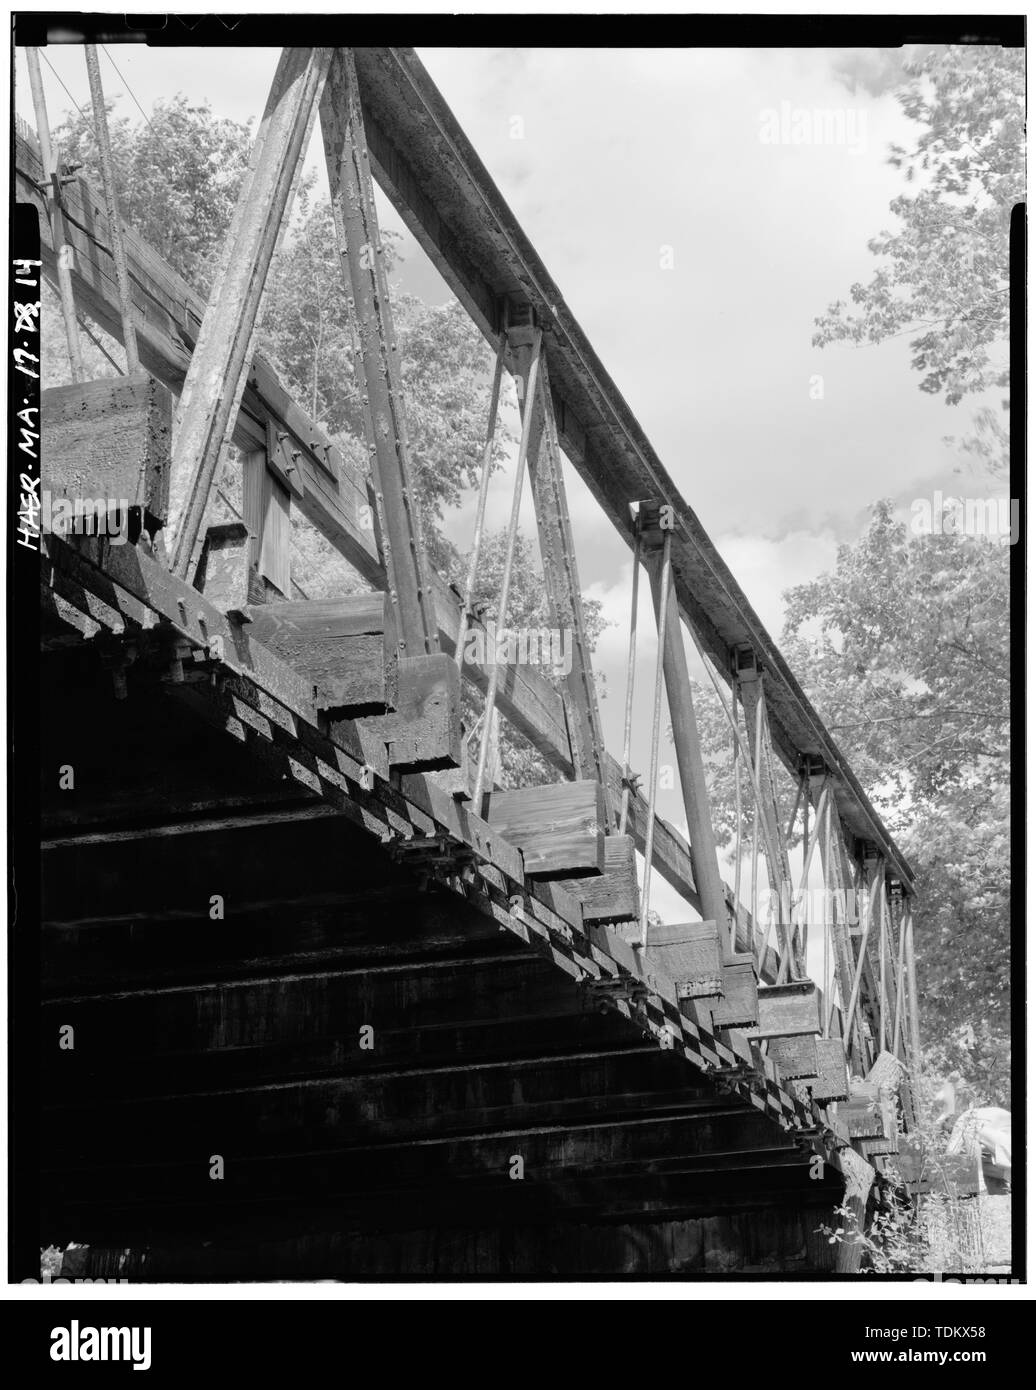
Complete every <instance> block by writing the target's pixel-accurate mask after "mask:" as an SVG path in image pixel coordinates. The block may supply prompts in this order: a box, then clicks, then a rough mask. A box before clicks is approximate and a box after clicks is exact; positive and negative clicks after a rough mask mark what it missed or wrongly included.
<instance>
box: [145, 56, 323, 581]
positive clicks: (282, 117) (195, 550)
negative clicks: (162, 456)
mask: <svg viewBox="0 0 1036 1390" xmlns="http://www.w3.org/2000/svg"><path fill="white" fill-rule="evenodd" d="M330 53H331V50H330V49H327V48H286V49H285V50H284V52H283V53H282V55H281V60H280V62H279V64H278V66H277V72H276V74H275V76H274V79H273V86H272V87H271V89H270V96H269V100H268V101H267V104H266V111H265V114H264V116H263V122H262V125H261V127H260V130H259V134H258V136H257V137H256V142H255V145H254V147H253V150H252V158H251V163H250V166H249V170H248V172H247V173H246V175H245V180H244V183H243V184H242V188H241V193H240V196H239V197H238V201H237V207H236V208H235V209H234V216H233V219H232V221H231V223H230V230H229V232H228V233H227V238H226V241H225V243H224V246H223V254H222V257H221V261H220V266H219V269H218V271H217V274H216V281H215V284H214V286H213V290H212V294H211V296H210V298H209V302H208V304H207V305H206V308H205V317H204V318H203V320H202V324H201V328H200V330H199V333H198V341H197V344H196V345H195V348H194V354H193V356H192V357H191V365H190V367H189V369H188V372H187V380H186V381H185V382H184V388H183V395H182V396H181V398H180V407H179V410H178V411H177V417H176V421H175V425H174V431H173V432H174V436H175V443H174V449H173V474H172V484H171V489H170V494H171V495H170V521H169V528H167V529H172V530H174V531H175V544H174V549H173V555H172V569H173V572H174V573H175V574H177V575H179V576H180V578H182V579H189V578H190V577H191V576H192V575H193V573H194V571H195V568H196V566H197V562H198V558H199V555H200V552H201V543H202V539H203V537H202V529H201V528H202V522H203V519H204V516H205V508H206V506H207V504H208V500H209V494H210V492H211V490H212V483H213V479H214V478H215V476H216V468H217V465H218V464H219V460H220V457H221V455H222V452H223V449H224V447H225V445H226V443H227V441H228V440H229V438H230V435H231V432H232V430H233V426H234V420H235V418H236V416H237V412H238V409H239V407H240V404H241V394H242V392H243V390H244V386H245V379H246V376H247V373H248V365H249V360H250V359H249V353H250V349H251V344H252V334H253V330H254V328H255V319H256V314H257V313H258V310H259V302H260V299H261V298H262V292H263V288H264V286H265V284H266V276H267V273H268V271H269V269H270V261H271V259H272V257H273V252H274V248H275V246H276V244H277V238H278V235H279V233H280V230H281V225H282V222H283V219H284V216H285V214H286V212H287V210H288V206H289V202H290V199H291V193H292V190H293V188H294V185H295V180H296V173H297V170H298V167H299V160H300V158H301V156H302V154H303V153H304V148H305V141H306V136H307V134H308V132H309V129H310V123H311V118H312V116H313V112H314V110H315V107H316V103H317V101H318V100H319V97H320V93H321V91H322V90H323V86H324V80H325V78H326V75H327V65H328V62H329V59H330Z"/></svg>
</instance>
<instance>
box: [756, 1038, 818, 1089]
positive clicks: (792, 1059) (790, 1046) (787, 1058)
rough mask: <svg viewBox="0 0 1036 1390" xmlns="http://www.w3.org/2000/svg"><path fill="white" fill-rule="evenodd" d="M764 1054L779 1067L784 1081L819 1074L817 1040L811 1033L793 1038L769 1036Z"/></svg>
mask: <svg viewBox="0 0 1036 1390" xmlns="http://www.w3.org/2000/svg"><path fill="white" fill-rule="evenodd" d="M766 1055H767V1057H769V1059H770V1061H771V1062H773V1063H774V1064H775V1066H777V1067H779V1068H780V1073H781V1076H782V1077H783V1079H784V1080H785V1081H793V1080H794V1081H798V1080H803V1079H805V1078H806V1077H815V1076H818V1075H819V1072H820V1062H819V1060H818V1058H817V1040H816V1038H815V1037H814V1036H813V1034H811V1033H803V1034H801V1035H800V1036H798V1037H794V1038H771V1039H770V1043H769V1046H768V1048H767V1052H766Z"/></svg>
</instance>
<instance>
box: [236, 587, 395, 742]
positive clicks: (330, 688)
mask: <svg viewBox="0 0 1036 1390" xmlns="http://www.w3.org/2000/svg"><path fill="white" fill-rule="evenodd" d="M245 616H246V618H247V619H248V621H249V624H250V627H249V636H250V637H254V638H255V639H256V640H257V641H259V642H262V643H264V645H266V646H267V647H269V648H270V650H271V651H272V652H275V653H276V654H277V656H279V657H280V658H281V660H282V661H286V662H287V663H288V665H289V666H292V667H294V669H295V670H296V671H298V672H299V674H300V675H302V676H304V677H305V678H306V680H308V681H312V683H313V699H314V703H315V705H316V708H317V709H318V710H321V711H328V712H330V713H332V714H334V715H337V716H345V715H347V716H349V717H350V718H357V717H358V716H360V715H365V714H384V713H385V712H386V711H387V710H390V709H393V708H394V707H395V704H396V700H397V699H398V681H399V673H398V651H397V634H396V621H395V612H394V608H393V605H392V602H391V600H390V599H389V596H388V595H387V594H382V593H375V594H353V595H349V596H348V597H346V598H333V599H306V600H304V601H301V602H290V603H263V604H259V605H257V606H256V607H251V608H249V609H247V610H246V613H245Z"/></svg>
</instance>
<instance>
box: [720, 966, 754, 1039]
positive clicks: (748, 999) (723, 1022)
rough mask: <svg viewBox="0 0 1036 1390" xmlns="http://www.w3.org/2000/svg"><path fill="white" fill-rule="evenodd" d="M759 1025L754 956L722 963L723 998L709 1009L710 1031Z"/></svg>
mask: <svg viewBox="0 0 1036 1390" xmlns="http://www.w3.org/2000/svg"><path fill="white" fill-rule="evenodd" d="M758 1022H759V989H758V984H757V981H756V973H755V956H754V955H738V956H734V957H732V958H731V959H730V960H725V961H724V962H723V998H722V1000H719V1001H717V1002H716V1003H715V1004H713V1006H712V1025H713V1027H714V1028H754V1027H755V1025H756V1024H757V1023H758Z"/></svg>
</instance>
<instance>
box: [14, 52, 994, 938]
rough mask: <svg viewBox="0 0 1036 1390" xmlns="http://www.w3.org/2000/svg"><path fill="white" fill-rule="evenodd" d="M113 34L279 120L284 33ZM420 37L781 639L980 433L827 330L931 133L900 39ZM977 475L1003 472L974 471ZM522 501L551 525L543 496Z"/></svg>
mask: <svg viewBox="0 0 1036 1390" xmlns="http://www.w3.org/2000/svg"><path fill="white" fill-rule="evenodd" d="M110 51H111V53H112V55H113V57H114V62H115V64H117V66H118V69H119V70H120V73H121V76H120V73H117V72H116V71H115V68H114V67H113V65H112V63H111V61H110V60H109V59H108V58H106V57H105V56H103V55H102V59H101V61H102V75H103V79H104V82H105V88H106V92H107V94H108V96H109V97H111V98H113V99H114V100H115V102H116V109H117V112H118V114H127V115H129V116H130V117H131V118H134V119H137V118H139V114H140V113H139V111H138V110H137V108H136V106H135V105H134V104H133V101H132V99H131V97H130V96H129V95H128V89H132V92H133V93H135V95H136V97H137V98H138V100H139V101H140V103H141V104H142V105H143V106H144V107H145V109H150V106H151V103H152V102H153V101H155V100H156V99H160V98H169V97H171V96H173V95H174V94H176V93H177V92H183V93H185V94H186V95H187V96H188V97H189V98H191V99H195V100H207V101H209V102H210V103H211V105H212V107H213V109H214V110H215V111H216V113H217V114H219V115H222V116H227V117H231V118H233V119H235V120H241V121H243V120H246V119H248V118H249V117H251V118H253V120H254V121H256V120H257V119H258V116H259V115H260V114H261V109H262V105H263V102H264V100H265V95H266V92H267V90H268V88H269V82H270V79H271V77H272V75H273V71H274V68H275V66H276V61H277V56H278V51H277V50H274V49H246V50H240V51H239V55H240V61H234V62H232V63H228V62H227V53H226V50H222V51H207V50H204V49H196V48H195V49H187V48H185V49H181V50H171V49H163V50H159V51H151V50H148V49H146V48H144V47H140V46H136V45H133V46H131V45H111V46H110ZM418 52H419V56H420V58H421V60H422V61H423V62H424V64H425V66H426V67H427V68H428V70H429V72H430V74H431V76H432V78H433V79H434V80H435V82H436V83H437V85H438V86H439V88H440V90H441V91H442V93H443V95H444V97H445V99H446V101H447V103H448V104H449V106H450V107H451V108H452V110H453V112H454V114H455V116H456V117H457V118H458V120H459V122H460V124H461V126H462V127H463V128H464V130H465V131H466V133H467V135H468V137H469V139H470V140H471V142H472V144H473V145H474V147H475V149H476V151H477V152H478V154H479V156H480V157H481V159H482V160H483V162H484V163H485V165H486V167H487V168H488V169H489V171H490V173H491V175H492V177H493V178H494V179H495V181H496V183H497V184H498V186H499V188H500V189H501V191H502V193H503V195H504V197H505V198H506V200H507V202H508V203H509V204H510V206H511V208H512V210H513V211H514V213H515V215H516V216H517V218H518V220H519V222H520V223H521V225H522V226H523V228H524V229H525V231H526V233H527V234H528V235H529V237H530V239H531V241H532V243H533V245H534V246H535V247H536V248H537V250H538V252H539V254H540V257H541V258H542V260H543V261H544V263H545V265H546V266H547V269H548V270H549V272H550V274H551V275H552V277H553V278H554V280H555V282H556V283H557V284H558V286H559V287H560V289H561V291H562V293H563V295H564V297H565V300H566V302H567V304H568V306H569V308H570V310H571V311H572V312H573V313H574V315H575V316H576V318H577V319H578V320H579V321H580V323H581V325H582V327H583V328H584V330H585V331H586V333H587V335H588V337H589V339H590V341H591V342H592V343H593V345H594V347H595V349H596V351H597V353H598V355H599V356H600V358H601V359H602V361H603V362H604V364H605V366H606V368H607V369H608V371H609V372H610V374H611V376H612V378H613V379H614V381H615V382H616V384H617V385H618V387H619V389H620V390H621V392H622V393H623V395H624V396H625V398H626V400H627V402H628V403H629V405H630V406H631V407H632V409H633V411H634V413H635V414H636V416H637V418H638V419H639V421H640V423H641V425H642V426H643V428H644V431H645V433H646V434H647V436H648V438H649V439H650V440H651V442H652V444H653V445H654V447H655V449H656V451H657V452H658V454H659V456H660V457H661V459H662V461H663V463H664V464H665V466H666V467H667V469H668V471H669V473H670V475H671V476H672V478H673V479H674V481H675V482H676V484H677V486H678V487H679V488H680V490H681V492H682V494H683V496H684V498H685V499H686V500H687V501H688V502H689V503H690V505H691V506H692V507H693V508H694V510H695V511H696V512H697V514H698V516H699V517H700V519H701V521H702V522H703V523H704V525H705V527H706V528H707V530H708V531H709V534H710V535H711V537H712V539H713V542H714V543H715V545H716V546H717V548H718V550H719V551H720V553H721V555H722V556H723V558H724V559H725V560H726V562H727V563H728V564H729V566H730V568H731V570H732V571H733V573H734V575H735V577H736V579H737V580H738V582H739V583H740V584H741V586H742V588H743V589H744V591H745V593H746V594H747V596H748V598H749V600H750V602H751V603H752V605H753V606H754V607H755V609H756V611H757V613H758V614H759V615H760V617H761V618H762V620H763V622H764V623H765V625H766V626H767V628H768V629H769V631H770V632H771V635H773V636H774V637H776V638H778V639H779V637H780V631H781V627H782V623H783V602H782V597H781V595H782V591H783V590H785V589H786V588H788V587H789V586H790V585H795V584H800V583H803V582H805V581H808V580H810V579H812V578H814V577H816V576H817V575H819V574H820V573H822V572H823V571H824V570H825V569H827V568H830V567H831V566H832V565H833V563H834V560H835V556H836V548H837V546H838V544H839V543H840V542H846V541H851V540H852V539H854V538H855V537H856V536H858V535H859V534H860V532H861V531H862V529H863V527H864V525H865V524H866V518H867V512H868V507H869V505H870V504H871V503H873V502H874V501H875V500H876V499H878V498H879V497H883V496H890V497H892V498H894V499H896V500H897V501H898V502H899V504H900V505H901V506H902V507H903V508H904V510H905V509H906V508H908V506H909V502H910V500H911V499H913V498H915V497H931V495H932V492H933V491H934V490H935V489H943V490H945V491H947V492H954V491H958V492H959V491H960V489H961V481H960V478H959V476H957V475H956V474H955V473H954V468H955V466H956V464H957V463H958V460H957V458H956V457H955V455H954V453H953V451H952V449H951V448H949V447H948V446H947V445H946V443H945V442H944V437H945V436H947V435H950V434H958V435H959V434H964V433H966V432H967V431H968V427H969V424H970V410H971V409H972V408H973V406H968V405H962V406H960V407H957V408H952V407H948V406H946V405H945V404H944V403H943V402H942V401H941V399H939V398H937V397H936V398H933V397H932V396H929V395H925V394H924V393H922V392H921V391H920V390H919V389H918V384H917V383H918V377H917V375H916V374H915V373H913V372H911V370H910V366H909V347H908V345H907V340H906V339H899V340H898V341H892V342H889V343H887V344H883V345H881V346H877V347H870V346H868V347H865V348H848V347H829V348H826V349H824V350H820V349H816V348H814V347H813V346H812V343H811V339H812V336H813V331H814V326H813V321H814V319H815V317H816V316H817V315H818V314H820V313H822V312H823V311H824V310H825V309H826V308H827V306H828V305H830V304H831V303H832V302H833V301H834V300H836V299H846V298H848V294H849V290H850V287H851V285H852V284H853V283H854V282H856V281H862V280H867V279H869V278H870V276H871V274H872V273H873V269H874V267H875V264H876V262H875V260H874V258H873V257H872V256H871V255H870V254H869V252H868V250H867V241H868V239H869V238H870V237H872V236H874V235H875V234H876V233H877V232H879V231H880V230H882V229H884V228H887V227H890V226H891V225H893V223H894V219H893V217H892V215H891V214H890V212H889V203H890V201H891V200H892V199H893V198H894V197H896V196H897V194H899V193H900V192H901V191H902V189H903V184H902V177H901V175H900V174H899V173H898V172H897V171H896V170H894V169H892V168H891V167H890V166H889V165H888V163H887V162H886V156H887V150H888V146H889V144H890V143H893V142H898V143H909V142H910V138H911V126H910V123H909V122H908V121H906V119H905V118H904V117H903V116H902V113H901V112H900V109H899V107H898V104H897V103H896V101H895V99H894V96H893V95H892V93H891V91H890V90H889V87H890V84H889V81H888V72H889V70H890V68H891V67H892V66H893V65H894V61H895V60H894V59H893V58H892V56H891V55H888V54H883V53H880V52H877V51H875V50H862V49H861V50H824V49H811V50H795V49H771V50H764V49H748V48H746V49H710V50H690V49H684V48H678V47H674V48H667V49H664V50H661V49H633V48H631V49H607V50H604V49H602V50H595V49H590V48H587V49H558V50H552V49H546V48H527V49H520V48H507V49H491V50H479V49H472V48H464V49H444V48H427V49H420V50H418ZM46 55H47V58H48V59H49V60H50V62H51V63H52V64H53V68H54V70H55V72H56V73H57V74H60V76H61V78H62V79H63V80H64V82H65V83H66V84H67V86H68V89H69V91H70V92H71V94H72V97H73V98H74V99H75V100H76V101H77V102H78V103H79V104H81V105H83V106H86V105H88V102H89V93H88V88H87V81H86V72H85V66H84V63H83V57H82V52H81V50H78V49H76V48H72V47H66V48H62V47H55V46H51V47H49V48H48V49H47V50H46ZM23 62H24V59H23V56H22V55H21V54H19V55H18V58H17V71H16V83H17V86H16V102H17V109H18V111H19V113H20V114H21V115H23V116H24V117H25V118H26V119H27V120H28V121H29V122H30V123H32V121H33V117H32V109H31V104H30V102H29V95H28V90H27V82H26V80H25V70H24V66H23ZM43 72H44V82H45V87H46V92H47V99H48V104H49V109H50V112H51V120H52V123H54V124H56V123H57V120H58V119H59V118H60V116H61V114H63V112H64V111H65V110H66V109H67V108H68V107H69V97H68V95H67V94H66V93H65V92H64V91H63V90H62V88H61V86H60V84H59V82H58V80H57V77H56V76H55V72H52V71H51V70H50V69H49V68H48V67H47V66H46V65H44V69H43ZM818 110H819V111H822V112H827V113H829V115H831V116H832V117H833V118H835V120H836V124H835V125H834V126H833V129H834V131H835V135H836V137H838V136H839V135H840V136H841V137H842V138H841V139H840V140H839V139H838V138H836V139H834V140H829V141H828V142H827V143H820V144H817V143H813V142H810V143H791V141H790V140H788V139H787V138H786V137H787V136H788V133H789V131H790V129H791V122H792V120H793V118H794V114H795V113H796V112H808V113H810V116H811V117H812V113H813V112H815V111H818ZM782 122H783V126H782ZM800 125H801V123H800ZM775 132H776V134H777V138H776V140H774V139H770V138H767V137H768V136H772V135H774V133H775ZM782 137H783V138H782ZM318 156H319V138H318V137H317V138H315V139H314V141H313V144H312V145H311V148H310V152H309V156H308V159H309V162H310V163H311V164H312V165H313V167H314V168H316V169H317V170H318V171H319V174H318V176H319V178H320V179H321V180H322V181H323V170H322V169H321V168H320V158H319V157H318ZM325 186H326V184H325ZM381 210H382V215H383V223H384V225H385V226H387V227H394V228H396V229H402V223H401V222H400V220H399V218H398V217H397V216H396V214H395V213H394V211H393V210H392V209H391V208H389V207H388V205H387V203H385V202H384V200H382V204H381ZM403 253H404V257H405V261H404V268H403V270H402V272H401V274H400V283H401V284H402V286H403V287H404V288H406V289H408V290H410V291H412V292H414V293H418V294H421V295H422V296H423V297H425V298H426V299H428V300H429V301H431V302H436V301H438V300H442V299H445V298H446V297H447V296H448V291H447V290H446V288H445V286H444V284H443V282H442V281H441V280H440V279H439V277H438V275H437V273H436V272H435V271H434V269H433V268H432V267H431V266H430V265H428V263H427V262H425V261H424V258H423V253H421V252H420V250H419V248H418V247H417V246H416V244H415V243H414V241H413V239H412V238H411V237H410V236H409V234H408V233H406V234H405V236H404V242H403ZM818 379H819V380H818ZM973 404H974V402H973ZM566 478H567V482H568V486H569V501H570V506H571V512H572V523H573V533H574V539H575V546H576V553H577V556H578V561H579V567H580V576H581V579H582V583H583V587H584V589H585V590H586V591H587V592H588V593H589V594H590V595H591V596H592V597H594V598H597V599H599V600H600V601H601V602H602V604H603V605H604V614H605V617H606V618H607V619H608V620H609V621H610V623H611V624H612V626H610V627H609V628H608V629H607V630H606V632H605V634H604V636H603V637H602V639H601V641H600V644H599V646H598V651H597V656H596V658H595V662H596V666H597V669H598V670H599V671H600V672H602V673H603V675H604V677H605V683H606V688H607V692H608V693H607V696H606V698H605V700H604V702H603V705H602V717H603V720H604V725H605V735H606V740H607V742H608V745H609V747H610V748H611V750H612V751H613V752H614V753H616V754H619V753H620V752H621V746H622V704H623V690H624V685H625V679H626V674H625V667H626V647H627V640H628V636H627V633H628V624H629V604H630V585H631V574H632V565H631V558H630V553H629V551H628V549H627V548H626V546H625V545H624V544H623V543H622V542H621V541H619V540H618V538H617V536H616V535H615V533H614V532H613V531H612V529H611V527H610V524H609V523H608V522H607V521H606V520H605V519H604V518H603V516H602V514H601V513H600V511H599V509H598V507H597V505H596V503H595V502H594V501H593V500H592V498H591V497H590V494H589V493H588V491H587V489H586V488H585V486H584V485H583V484H582V482H581V480H580V479H579V478H578V476H577V475H576V474H575V473H574V471H573V470H571V469H569V470H567V474H566ZM511 485H512V479H511V477H510V476H509V475H508V474H506V473H505V474H503V475H498V476H497V477H496V478H495V479H494V482H493V484H492V487H491V493H490V506H489V523H490V526H491V527H496V526H501V525H503V524H504V522H505V520H506V516H507V511H508V507H509V500H510V492H511ZM968 490H969V492H971V493H972V494H973V495H981V494H984V493H986V492H988V491H989V490H990V489H989V486H988V484H987V483H985V482H984V481H983V480H982V479H977V478H976V479H969V487H968ZM472 514H473V501H470V502H469V503H468V505H467V506H466V507H465V508H463V509H462V510H461V512H460V513H459V514H458V515H457V516H456V517H453V518H451V519H450V526H449V529H450V533H451V535H452V537H453V539H454V540H456V541H457V543H458V544H459V545H461V546H462V547H466V546H467V544H469V537H470V528H471V518H472ZM525 522H526V525H527V527H528V529H529V530H530V531H532V530H534V523H533V521H532V517H531V512H529V511H528V509H527V512H526V516H525ZM646 589H647V586H646V585H643V586H642V595H644V598H645V601H644V604H643V606H642V610H641V613H640V617H639V622H640V627H641V632H642V634H643V637H642V639H641V642H640V660H639V662H638V666H637V688H638V699H637V705H636V709H637V728H636V733H635V738H634V759H633V761H634V764H635V765H639V766H640V767H641V768H644V767H646V766H647V763H648V742H649V734H650V729H649V722H650V713H649V711H650V688H651V680H652V676H653V664H654V656H653V642H652V640H651V637H650V631H651V627H652V618H651V614H650V611H649V608H648V606H647V600H646ZM692 656H693V654H692ZM696 665H697V663H696V662H695V661H693V660H692V666H696ZM666 756H667V752H666V750H664V751H663V759H665V757H666ZM668 756H669V757H670V758H671V757H672V750H671V748H669V749H668ZM659 809H660V810H661V811H662V813H663V814H665V815H666V816H667V817H668V818H669V819H671V820H672V821H673V822H674V824H677V825H678V826H680V827H681V828H685V827H686V819H685V817H684V814H683V809H682V804H681V802H680V798H679V793H678V791H674V792H663V793H661V794H660V803H659ZM658 905H659V907H660V908H661V909H662V910H663V914H664V915H666V916H668V917H670V918H673V910H674V899H672V898H670V896H669V895H668V893H666V892H663V891H661V890H659V898H658ZM676 913H677V918H678V916H679V908H676ZM677 918H673V919H674V920H676V919H677Z"/></svg>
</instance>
